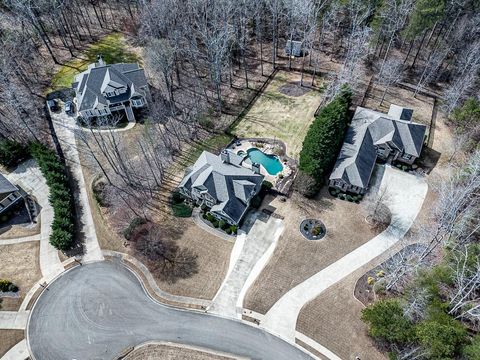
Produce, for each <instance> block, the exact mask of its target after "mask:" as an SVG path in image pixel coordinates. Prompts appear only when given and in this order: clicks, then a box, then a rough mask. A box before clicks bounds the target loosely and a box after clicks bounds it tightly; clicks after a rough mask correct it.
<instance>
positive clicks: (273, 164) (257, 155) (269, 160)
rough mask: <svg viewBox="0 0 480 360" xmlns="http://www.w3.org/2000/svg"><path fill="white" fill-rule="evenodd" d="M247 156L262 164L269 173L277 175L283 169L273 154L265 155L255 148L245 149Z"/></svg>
mask: <svg viewBox="0 0 480 360" xmlns="http://www.w3.org/2000/svg"><path fill="white" fill-rule="evenodd" d="M247 157H248V158H249V159H250V160H251V161H252V162H256V163H259V164H261V165H263V167H264V168H265V170H267V172H268V173H269V174H270V175H277V174H278V173H279V172H280V171H282V170H283V165H282V163H281V162H280V160H278V158H277V157H276V156H275V155H267V154H265V153H264V152H263V151H261V150H258V149H257V148H251V149H248V150H247Z"/></svg>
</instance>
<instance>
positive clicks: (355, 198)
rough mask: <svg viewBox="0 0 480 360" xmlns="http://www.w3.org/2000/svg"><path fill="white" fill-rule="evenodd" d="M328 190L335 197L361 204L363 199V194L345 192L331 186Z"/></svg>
mask: <svg viewBox="0 0 480 360" xmlns="http://www.w3.org/2000/svg"><path fill="white" fill-rule="evenodd" d="M328 192H329V193H330V195H332V196H333V197H336V198H338V199H340V200H346V201H350V202H354V203H355V204H360V201H362V199H363V195H360V194H354V193H349V192H345V191H342V190H340V189H336V188H329V189H328Z"/></svg>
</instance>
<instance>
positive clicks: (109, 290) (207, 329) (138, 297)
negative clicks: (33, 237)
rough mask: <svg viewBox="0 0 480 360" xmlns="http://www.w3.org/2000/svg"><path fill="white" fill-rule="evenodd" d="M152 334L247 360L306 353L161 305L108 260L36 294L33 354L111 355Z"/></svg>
mask: <svg viewBox="0 0 480 360" xmlns="http://www.w3.org/2000/svg"><path fill="white" fill-rule="evenodd" d="M151 340H158V341H171V342H176V343H183V344H189V345H195V346H200V347H206V348H210V349H214V350H218V351H223V352H229V353H233V354H236V355H241V356H246V357H250V358H252V359H272V360H282V359H285V360H294V359H311V357H310V356H308V355H307V354H305V353H304V352H302V351H301V350H299V349H298V348H296V347H294V346H292V345H291V344H289V343H287V342H285V341H283V340H281V339H280V338H278V337H276V336H273V335H271V334H270V333H267V332H265V331H263V330H260V329H258V328H255V327H252V326H249V325H246V324H243V323H241V322H240V321H235V320H228V319H225V318H220V317H216V316H213V315H208V314H202V313H195V312H189V311H181V310H177V309H172V308H169V307H166V306H163V305H160V304H158V303H156V302H154V301H152V300H151V299H150V298H149V297H148V296H147V295H146V294H145V292H144V290H143V288H142V286H141V284H140V283H139V281H138V279H137V278H136V277H135V276H134V275H133V274H132V273H131V272H130V271H129V270H127V269H126V268H125V267H124V266H122V265H121V264H119V263H112V262H106V261H103V262H97V263H91V264H88V265H83V266H79V267H76V268H74V269H73V270H71V271H69V272H67V273H66V274H65V275H63V276H61V277H60V278H59V279H58V280H56V281H55V282H53V283H52V284H51V285H50V286H49V287H48V291H44V292H43V294H42V296H41V297H40V298H39V299H38V301H37V303H36V305H35V307H34V309H33V311H32V314H31V318H30V322H29V326H28V341H29V344H30V349H31V351H32V353H33V355H34V356H35V358H36V360H64V359H65V360H67V359H68V360H71V359H76V360H96V359H113V358H115V356H116V355H118V354H119V353H121V352H122V351H123V350H124V349H126V348H127V347H129V346H134V345H137V344H140V343H143V342H145V341H151Z"/></svg>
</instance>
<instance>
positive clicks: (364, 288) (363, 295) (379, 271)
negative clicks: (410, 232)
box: [354, 244, 422, 306]
mask: <svg viewBox="0 0 480 360" xmlns="http://www.w3.org/2000/svg"><path fill="white" fill-rule="evenodd" d="M416 247H422V245H420V244H411V245H408V246H406V247H404V248H403V249H402V250H400V251H399V252H397V253H396V254H394V255H393V256H392V257H390V258H389V259H387V260H386V261H384V262H383V263H381V264H380V265H378V266H376V267H375V268H373V269H371V270H370V271H368V272H366V273H365V274H363V275H362V276H361V277H360V278H359V279H358V280H357V283H356V284H355V289H354V296H355V297H356V298H357V300H359V301H360V302H361V303H363V305H365V306H368V305H370V304H371V303H373V302H374V301H375V300H377V299H378V298H379V297H382V296H383V295H382V294H378V293H377V294H376V295H375V294H374V291H373V287H374V285H375V283H376V282H377V281H379V280H381V278H382V277H383V272H385V271H386V269H388V268H389V264H388V263H389V262H391V261H393V260H394V258H395V257H398V256H401V255H402V253H403V254H404V253H406V252H409V251H412V250H414V249H415V248H416ZM369 277H371V278H372V279H373V283H372V284H371V285H370V284H369V283H368V278H369Z"/></svg>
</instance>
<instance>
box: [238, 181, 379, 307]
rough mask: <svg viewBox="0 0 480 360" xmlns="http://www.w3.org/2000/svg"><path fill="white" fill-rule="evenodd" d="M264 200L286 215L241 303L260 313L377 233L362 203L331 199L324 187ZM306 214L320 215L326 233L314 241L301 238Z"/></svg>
mask: <svg viewBox="0 0 480 360" xmlns="http://www.w3.org/2000/svg"><path fill="white" fill-rule="evenodd" d="M267 202H268V201H267ZM269 206H272V207H274V208H276V210H275V212H276V213H278V214H280V215H282V216H284V217H285V220H284V222H285V230H284V232H283V234H282V235H281V237H280V239H279V241H278V244H277V248H276V249H275V252H274V254H273V255H272V258H271V260H270V261H269V263H268V264H267V266H266V267H265V269H264V270H263V271H262V273H261V274H260V276H259V277H258V278H257V280H256V281H255V283H254V284H253V285H252V287H251V288H250V289H249V291H248V292H247V296H246V298H245V303H244V307H245V308H247V309H251V310H254V311H257V312H259V313H262V314H265V313H266V312H267V311H268V310H269V309H270V307H271V306H272V305H273V304H274V303H275V302H276V301H277V300H278V299H280V297H281V296H282V295H284V294H285V293H286V292H287V291H288V290H289V289H291V288H292V287H294V286H296V285H298V284H299V283H301V282H302V281H304V280H306V279H307V278H309V277H310V276H312V275H314V274H316V273H317V272H319V271H320V270H322V269H324V268H325V267H327V266H328V265H330V264H332V263H333V262H335V261H337V260H338V259H340V258H341V257H343V256H344V255H346V254H348V253H349V252H351V251H352V250H354V249H356V248H357V247H359V246H360V245H362V244H364V243H365V242H367V241H368V240H370V239H372V238H373V237H374V236H375V235H377V231H375V230H373V229H372V228H370V226H369V225H368V224H367V223H366V222H365V215H366V214H365V211H364V209H363V208H362V206H361V205H359V204H355V203H351V202H348V201H342V200H339V199H336V198H334V197H332V196H330V195H329V194H328V191H327V189H326V188H324V189H323V190H322V191H321V192H320V194H319V195H318V196H317V197H316V198H315V199H311V200H309V199H306V198H304V197H302V196H301V195H299V194H297V193H294V194H293V195H292V197H291V198H290V199H289V200H287V202H286V203H282V202H281V201H280V200H279V199H278V198H276V199H274V200H273V201H272V202H271V203H270V204H269ZM306 218H316V219H320V220H321V221H323V223H324V224H325V227H326V229H327V235H326V236H325V237H324V238H323V239H321V240H317V241H309V240H306V239H305V238H304V237H303V236H302V235H301V234H300V230H299V227H300V223H301V221H302V220H303V219H306Z"/></svg>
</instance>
